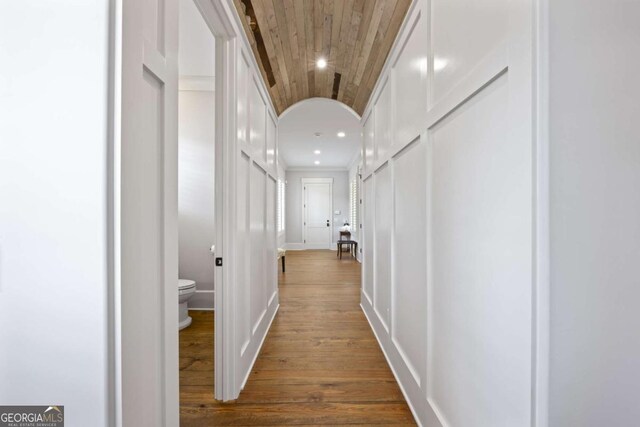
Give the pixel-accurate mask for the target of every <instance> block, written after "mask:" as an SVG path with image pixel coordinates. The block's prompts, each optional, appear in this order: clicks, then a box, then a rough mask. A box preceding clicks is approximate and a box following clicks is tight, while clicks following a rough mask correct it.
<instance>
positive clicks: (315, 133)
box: [313, 132, 322, 138]
mask: <svg viewBox="0 0 640 427" xmlns="http://www.w3.org/2000/svg"><path fill="white" fill-rule="evenodd" d="M313 135H314V136H315V137H316V138H320V136H321V135H322V132H314V133H313Z"/></svg>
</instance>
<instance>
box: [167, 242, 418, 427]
mask: <svg viewBox="0 0 640 427" xmlns="http://www.w3.org/2000/svg"><path fill="white" fill-rule="evenodd" d="M279 286H280V288H279V289H280V309H279V311H278V314H277V316H276V318H275V319H274V322H273V324H272V326H271V330H270V331H269V333H268V335H267V339H266V340H265V343H264V345H263V347H262V350H261V352H260V355H259V356H258V359H257V361H256V364H255V365H254V367H253V369H252V371H251V374H250V376H249V380H248V381H247V384H246V386H245V388H244V390H243V391H242V393H241V394H240V397H239V398H238V399H237V400H236V401H234V402H226V403H222V402H218V401H216V400H215V399H214V397H213V379H214V375H213V371H214V366H213V365H214V361H213V312H201V311H198V312H191V313H190V314H191V316H192V318H193V324H192V325H191V326H190V327H189V328H187V329H184V330H183V331H181V332H180V360H179V361H180V403H181V406H180V425H181V426H183V427H184V426H186V427H190V426H193V427H200V426H218V425H230V426H231V425H250V426H260V425H265V426H266V425H332V426H339V425H350V426H353V425H368V426H370V425H415V423H414V420H413V417H412V415H411V411H410V410H409V407H408V406H407V404H406V402H405V400H404V397H403V396H402V392H401V391H400V388H399V387H398V384H397V383H396V381H395V378H394V377H393V374H392V373H391V370H390V369H389V366H388V365H387V362H386V360H385V358H384V355H383V354H382V351H381V350H380V347H379V346H378V343H377V341H376V339H375V336H374V335H373V332H372V331H371V327H370V326H369V324H368V323H367V320H366V318H365V316H364V314H363V313H362V310H361V308H360V264H359V263H357V262H356V261H354V260H353V259H352V258H346V259H343V260H338V259H336V257H335V252H333V251H303V252H291V251H290V252H287V272H286V273H285V274H283V273H280V277H279Z"/></svg>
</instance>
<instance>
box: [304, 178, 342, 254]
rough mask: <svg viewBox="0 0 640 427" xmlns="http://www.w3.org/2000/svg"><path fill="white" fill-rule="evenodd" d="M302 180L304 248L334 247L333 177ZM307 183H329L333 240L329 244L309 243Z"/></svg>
mask: <svg viewBox="0 0 640 427" xmlns="http://www.w3.org/2000/svg"><path fill="white" fill-rule="evenodd" d="M301 182H302V203H301V204H302V246H303V247H304V249H305V250H306V249H332V248H333V232H334V230H333V178H301ZM305 184H329V192H330V195H331V196H330V197H331V241H330V242H329V244H328V245H327V246H325V245H320V244H309V243H307V226H306V221H305V220H306V210H307V208H306V204H305V191H306V189H305Z"/></svg>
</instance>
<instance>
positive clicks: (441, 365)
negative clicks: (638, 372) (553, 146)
mask: <svg viewBox="0 0 640 427" xmlns="http://www.w3.org/2000/svg"><path fill="white" fill-rule="evenodd" d="M525 3H528V2H525ZM531 10H533V9H532V5H531V4H528V5H525V6H523V7H517V8H516V7H510V6H509V3H508V2H507V1H506V0H498V1H491V2H489V3H486V2H476V1H471V0H453V1H452V0H431V1H427V0H416V1H414V3H413V4H412V6H411V8H410V11H409V13H408V14H407V17H406V18H405V22H404V24H403V27H402V29H401V32H400V34H399V36H398V39H397V40H396V43H395V45H394V47H393V49H392V51H391V53H390V56H389V58H388V59H387V63H386V65H385V68H384V69H383V73H382V75H381V77H380V79H379V80H378V83H377V86H376V88H375V90H374V93H373V96H372V97H371V101H370V103H369V105H368V106H367V108H366V110H365V113H364V115H363V119H362V126H363V135H364V138H363V153H364V174H363V197H364V212H363V215H364V221H363V223H364V230H363V231H364V233H363V235H364V236H363V237H364V242H363V248H364V251H363V255H364V266H363V283H362V306H363V309H364V311H365V313H366V315H367V317H368V318H369V321H370V322H371V325H372V327H373V329H374V331H375V333H376V336H377V337H378V340H379V341H380V343H381V346H382V348H383V350H384V352H385V354H386V356H387V358H388V360H389V362H390V365H391V366H392V368H393V370H394V373H395V375H396V377H397V379H398V381H399V383H400V385H401V387H402V389H403V391H404V393H405V395H406V397H407V400H408V401H409V403H410V405H411V407H412V409H413V411H414V414H415V416H416V419H417V420H418V421H419V422H420V423H421V424H423V425H427V426H452V427H453V426H456V427H458V426H461V427H462V426H473V427H478V426H486V427H494V426H509V427H518V426H531V425H536V422H535V420H534V419H533V416H532V408H533V407H534V401H533V400H532V398H533V397H537V396H532V391H531V390H532V387H534V385H533V384H534V383H535V381H536V377H535V369H534V368H535V363H534V360H533V359H532V348H534V347H535V344H536V343H535V341H534V338H533V335H532V330H533V329H534V327H535V325H536V324H535V322H536V321H537V320H536V318H535V313H534V312H533V310H532V308H533V306H534V301H533V299H532V294H533V290H534V288H533V287H534V281H533V277H534V275H533V260H534V251H535V246H534V242H533V238H532V235H533V234H532V229H533V227H534V217H535V211H534V209H535V207H534V204H533V200H534V183H533V165H534V158H533V154H532V153H533V137H532V135H533V133H532V117H533V115H532V102H531V99H532V92H531V91H532V75H531V69H532V55H533V52H532V48H531V46H532V35H531V25H532V24H533V18H532V15H531ZM510 23H512V24H513V25H509V24H510ZM527 23H528V24H529V25H526V24H527Z"/></svg>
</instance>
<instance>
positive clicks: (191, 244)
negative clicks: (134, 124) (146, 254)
mask: <svg viewBox="0 0 640 427" xmlns="http://www.w3.org/2000/svg"><path fill="white" fill-rule="evenodd" d="M178 99H179V108H178V131H179V140H178V150H179V152H178V220H179V233H178V237H179V253H180V262H179V265H178V268H179V276H180V278H182V279H190V280H195V281H196V294H195V295H194V296H193V297H191V299H190V300H189V308H192V309H196V308H204V309H213V305H214V268H215V265H214V257H213V255H212V254H211V253H210V252H209V248H210V247H211V245H213V244H214V243H215V240H214V235H215V233H214V232H215V222H214V162H215V120H214V118H215V108H214V106H215V93H214V92H210V91H180V93H179V97H178Z"/></svg>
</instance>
